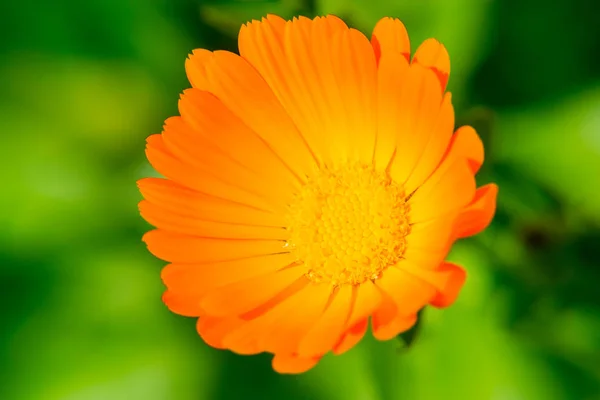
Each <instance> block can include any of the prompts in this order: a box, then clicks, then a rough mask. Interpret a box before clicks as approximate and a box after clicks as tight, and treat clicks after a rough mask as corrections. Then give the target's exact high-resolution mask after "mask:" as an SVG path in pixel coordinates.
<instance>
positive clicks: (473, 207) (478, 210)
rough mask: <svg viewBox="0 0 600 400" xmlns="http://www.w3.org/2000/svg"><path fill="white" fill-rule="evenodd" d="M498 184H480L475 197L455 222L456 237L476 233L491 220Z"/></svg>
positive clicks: (494, 209)
mask: <svg viewBox="0 0 600 400" xmlns="http://www.w3.org/2000/svg"><path fill="white" fill-rule="evenodd" d="M497 196H498V186H497V185H496V184H494V183H490V184H488V185H485V186H482V187H480V188H479V189H477V191H476V192H475V198H474V199H473V201H472V202H471V204H469V205H468V206H467V207H465V208H464V209H463V211H462V212H461V214H460V216H459V217H458V220H457V221H456V223H455V232H456V235H457V237H459V238H464V237H467V236H472V235H477V234H478V233H480V232H481V231H483V230H484V229H485V228H487V226H488V225H489V224H490V222H492V219H493V218H494V213H495V212H496V198H497Z"/></svg>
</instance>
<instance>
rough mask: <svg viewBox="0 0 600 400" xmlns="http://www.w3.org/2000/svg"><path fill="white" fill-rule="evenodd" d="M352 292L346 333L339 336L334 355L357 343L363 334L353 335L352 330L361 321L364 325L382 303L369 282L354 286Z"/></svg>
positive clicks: (379, 292)
mask: <svg viewBox="0 0 600 400" xmlns="http://www.w3.org/2000/svg"><path fill="white" fill-rule="evenodd" d="M352 291H353V293H352V302H353V306H352V313H351V314H350V318H348V321H347V322H346V325H345V329H346V332H345V333H343V334H342V335H341V337H340V339H339V342H338V344H336V345H335V347H334V349H333V351H334V353H336V354H341V353H343V352H345V351H348V350H349V349H350V348H351V347H353V346H354V345H355V344H356V343H358V341H359V340H360V338H362V335H363V334H364V332H363V333H362V334H360V335H359V334H358V333H353V332H354V331H353V328H354V327H355V325H357V324H358V323H359V322H361V321H363V320H364V321H365V323H366V320H367V319H368V317H369V316H370V315H372V314H373V313H374V312H375V310H377V308H379V306H380V304H381V301H382V296H381V291H380V290H379V289H377V287H375V285H374V284H373V282H371V281H367V282H365V283H363V284H361V285H357V286H354V287H353V288H352ZM336 349H337V350H336Z"/></svg>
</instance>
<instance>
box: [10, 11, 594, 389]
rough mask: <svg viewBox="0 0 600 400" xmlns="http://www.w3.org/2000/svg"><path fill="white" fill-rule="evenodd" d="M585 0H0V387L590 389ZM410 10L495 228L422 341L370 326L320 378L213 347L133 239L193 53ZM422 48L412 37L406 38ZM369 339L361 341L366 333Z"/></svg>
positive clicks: (320, 369)
mask: <svg viewBox="0 0 600 400" xmlns="http://www.w3.org/2000/svg"><path fill="white" fill-rule="evenodd" d="M595 3H596V1H595V0H576V1H575V0H554V1H552V0H550V1H548V0H544V1H542V0H528V1H525V0H495V1H494V0H477V1H476V0H471V1H468V0H437V1H436V0H421V1H417V0H410V1H409V0H405V1H393V0H386V1H383V0H379V1H373V0H319V1H310V2H307V1H300V0H286V1H281V2H278V1H270V2H267V1H263V2H257V1H237V2H234V1H231V2H227V3H223V2H214V1H213V2H198V1H191V0H185V1H183V0H181V1H180V0H137V1H134V0H129V1H123V0H102V1H101V0H89V1H68V0H57V1H53V2H50V1H46V2H44V1H34V0H20V1H6V2H2V5H0V15H2V17H1V18H3V19H4V21H3V22H2V23H1V24H0V34H1V37H2V39H1V40H0V56H1V57H0V69H1V73H0V94H1V100H0V117H1V121H2V133H1V135H2V136H1V142H0V171H1V172H0V176H1V177H2V181H1V186H0V193H1V195H0V226H1V228H0V300H1V301H0V307H1V323H0V340H1V341H0V374H1V375H0V399H2V400H5V399H8V400H12V399H19V400H20V399H35V400H37V399H41V400H46V399H48V400H55V399H61V400H63V399H64V400H104V399H107V400H112V399H115V400H120V399H127V400H129V399H136V400H137V399H143V400H154V399H157V400H162V399H167V400H169V399H174V400H188V399H190V400H191V399H217V400H218V399H246V398H249V399H339V400H345V399H349V400H353V399H361V400H362V399H367V400H368V399H375V400H378V399H409V400H422V399H425V400H432V399H433V400H436V399H460V400H470V399H473V400H487V399H490V400H537V399H542V400H559V399H573V400H597V399H600V250H599V247H598V246H599V245H600V28H599V27H598V26H599V25H598V23H597V16H598V14H599V13H598V7H597V6H595V5H594V4H595ZM267 12H271V13H277V14H280V15H282V16H284V17H291V16H293V15H298V14H303V15H308V16H313V15H315V14H325V13H333V14H336V15H339V16H340V17H342V18H344V19H346V20H347V22H348V23H349V24H350V25H351V26H354V27H356V28H358V29H360V30H362V31H363V32H366V33H367V34H368V35H370V32H371V29H372V28H373V26H374V25H375V22H376V21H377V20H378V19H379V18H380V17H383V16H395V17H398V18H400V19H402V20H403V21H404V22H405V24H406V26H407V28H408V30H409V33H410V36H411V40H412V42H413V44H415V45H416V44H417V43H419V42H420V41H422V40H423V39H425V38H427V37H436V38H438V39H439V40H441V41H442V42H443V43H445V45H446V46H447V48H448V50H449V52H450V55H451V60H452V74H451V78H450V85H449V90H451V91H452V92H453V95H454V96H453V98H454V100H455V106H456V111H457V120H458V123H460V124H472V125H473V126H475V127H476V128H477V129H478V131H479V132H480V134H481V135H482V136H483V138H484V141H485V143H486V151H487V159H486V164H485V166H484V168H483V170H482V172H481V174H480V176H479V177H478V179H479V182H480V183H481V184H483V183H487V182H490V181H495V182H498V184H499V186H500V196H499V204H498V212H497V216H496V218H495V220H494V223H493V224H492V226H491V227H490V228H489V229H488V230H487V231H486V232H485V233H484V234H481V235H479V236H478V237H476V238H472V239H468V240H466V241H463V242H461V243H460V244H459V245H457V246H456V247H455V249H454V251H453V252H452V254H451V259H452V260H455V261H458V262H460V263H462V264H463V265H465V266H466V268H467V270H468V271H469V277H468V280H467V283H466V285H465V288H464V291H463V292H462V294H461V296H460V298H459V300H458V301H457V303H456V304H455V305H454V306H453V307H451V308H449V309H446V310H434V309H428V310H426V312H425V314H424V320H423V323H422V326H421V329H420V331H419V332H418V335H417V338H416V340H415V341H414V342H413V343H412V345H411V346H410V347H409V348H408V347H407V346H406V345H403V344H402V342H401V341H399V340H392V341H389V342H378V341H375V340H374V339H372V338H370V337H369V338H367V339H365V340H364V341H363V342H361V344H360V345H359V346H357V347H356V348H355V349H353V350H352V351H350V352H349V353H347V354H345V355H343V356H340V357H334V356H327V357H325V358H324V360H323V361H322V362H321V363H320V364H319V365H318V366H317V367H316V368H315V369H314V370H311V371H310V372H308V373H306V374H303V375H300V376H280V375H277V374H275V373H274V372H273V371H272V369H271V366H270V357H269V356H265V355H261V356H237V355H234V354H231V353H229V352H225V351H219V350H215V349H212V348H209V347H208V346H207V345H205V344H204V343H203V342H202V341H201V339H200V338H199V337H198V336H197V334H196V332H195V328H194V325H195V323H194V320H192V319H189V318H184V317H180V316H176V315H174V314H171V313H170V312H168V310H167V309H166V307H164V306H163V304H162V303H161V300H160V296H161V293H162V291H163V286H162V283H161V281H160V277H159V273H160V269H161V268H162V266H163V263H162V262H161V261H159V260H157V259H155V258H154V257H152V256H151V255H150V254H149V253H148V252H147V251H146V249H145V246H144V245H143V243H142V242H141V240H140V238H141V235H142V234H143V232H145V231H146V230H148V229H149V226H148V225H147V224H146V223H145V222H144V221H143V220H142V219H141V218H140V217H139V215H138V211H137V202H138V201H139V199H140V195H139V193H138V191H137V188H136V185H135V181H136V180H137V179H138V178H141V177H144V176H151V175H153V174H154V173H153V172H152V170H151V169H150V167H149V166H148V164H147V162H146V161H145V158H144V146H145V138H146V136H148V135H150V134H151V133H156V132H159V131H160V129H161V126H162V122H163V120H164V119H166V118H167V117H169V116H171V115H174V114H176V113H177V100H178V95H179V93H180V92H181V91H182V90H183V89H184V88H186V87H188V86H189V84H188V83H187V81H186V78H185V73H184V68H183V64H184V60H185V58H186V56H187V54H188V53H189V52H190V51H191V50H192V49H193V48H199V47H203V48H208V49H211V50H214V49H229V50H235V47H236V35H237V32H238V29H239V27H240V25H241V24H242V23H244V22H245V21H247V20H249V19H251V18H258V17H260V16H262V15H264V14H266V13H267ZM413 48H415V47H414V46H413ZM369 336H370V335H369Z"/></svg>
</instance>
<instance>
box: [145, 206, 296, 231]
mask: <svg viewBox="0 0 600 400" xmlns="http://www.w3.org/2000/svg"><path fill="white" fill-rule="evenodd" d="M139 209H140V213H141V215H142V217H143V218H144V219H145V220H146V221H148V222H149V223H150V224H152V225H154V226H156V227H157V228H160V229H163V230H166V231H169V232H173V233H182V234H187V235H193V236H202V237H211V238H224V239H274V240H286V239H287V238H288V237H289V235H288V233H287V231H286V230H285V229H284V228H275V227H270V226H256V225H243V224H232V223H224V222H215V221H207V220H204V219H196V218H190V217H189V216H187V215H185V214H184V213H181V212H173V211H171V210H169V209H168V208H164V207H161V206H158V205H156V204H153V203H150V202H149V201H147V200H142V201H141V202H140V204H139Z"/></svg>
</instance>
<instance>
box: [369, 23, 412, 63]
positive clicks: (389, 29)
mask: <svg viewBox="0 0 600 400" xmlns="http://www.w3.org/2000/svg"><path fill="white" fill-rule="evenodd" d="M371 44H372V46H373V51H374V52H375V58H376V59H377V62H379V59H380V57H381V55H382V54H387V53H398V54H402V56H403V57H404V58H406V61H409V59H410V39H409V37H408V32H407V31H406V27H405V26H404V24H403V23H402V22H401V21H400V20H399V19H396V18H389V17H385V18H382V19H380V20H379V21H378V22H377V24H376V25H375V28H374V29H373V35H372V36H371Z"/></svg>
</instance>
